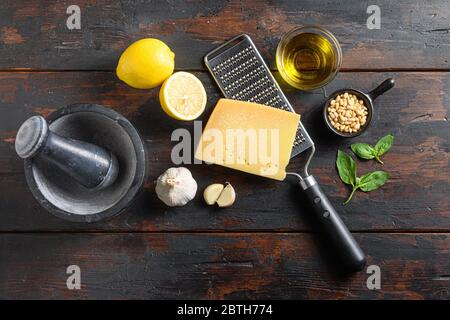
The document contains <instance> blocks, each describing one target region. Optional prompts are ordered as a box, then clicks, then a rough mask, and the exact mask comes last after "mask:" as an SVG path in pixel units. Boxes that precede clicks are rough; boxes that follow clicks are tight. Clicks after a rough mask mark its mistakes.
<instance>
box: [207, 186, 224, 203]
mask: <svg viewBox="0 0 450 320" xmlns="http://www.w3.org/2000/svg"><path fill="white" fill-rule="evenodd" d="M223 189H224V185H223V184H221V183H214V184H211V185H209V186H207V187H206V189H205V191H203V198H204V199H205V202H206V204H208V205H210V206H212V205H213V204H214V203H216V201H217V199H219V196H220V194H221V193H222V190H223Z"/></svg>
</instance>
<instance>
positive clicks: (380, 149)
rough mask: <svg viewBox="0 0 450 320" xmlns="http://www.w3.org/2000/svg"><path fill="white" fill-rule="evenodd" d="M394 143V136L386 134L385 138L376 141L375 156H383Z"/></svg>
mask: <svg viewBox="0 0 450 320" xmlns="http://www.w3.org/2000/svg"><path fill="white" fill-rule="evenodd" d="M393 143H394V136H393V135H392V134H388V135H387V136H384V137H383V138H381V139H380V140H378V142H377V144H376V145H375V151H376V156H377V157H381V156H382V155H383V154H385V153H386V152H387V151H388V150H389V149H390V148H391V147H392V144H393Z"/></svg>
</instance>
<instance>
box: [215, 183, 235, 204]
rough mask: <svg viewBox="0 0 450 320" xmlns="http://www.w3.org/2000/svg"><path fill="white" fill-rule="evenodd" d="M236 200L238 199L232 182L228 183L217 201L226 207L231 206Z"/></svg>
mask: <svg viewBox="0 0 450 320" xmlns="http://www.w3.org/2000/svg"><path fill="white" fill-rule="evenodd" d="M234 200H236V192H235V191H234V188H233V187H232V186H231V184H229V183H227V185H226V186H225V188H224V189H223V190H222V192H221V193H220V196H219V198H218V199H217V201H216V203H217V205H218V206H219V207H221V208H225V207H229V206H231V205H232V204H233V203H234Z"/></svg>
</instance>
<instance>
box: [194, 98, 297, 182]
mask: <svg viewBox="0 0 450 320" xmlns="http://www.w3.org/2000/svg"><path fill="white" fill-rule="evenodd" d="M299 120H300V115H298V114H296V113H293V112H288V111H284V110H280V109H277V108H272V107H268V106H265V105H262V104H258V103H251V102H244V101H238V100H230V99H220V100H219V101H218V102H217V105H216V107H215V108H214V110H213V112H212V114H211V117H210V118H209V120H208V123H207V124H206V127H205V128H204V129H203V132H202V135H201V137H200V141H199V143H198V145H197V149H196V152H195V157H196V158H197V159H200V160H203V161H205V162H207V163H215V164H218V165H222V166H225V167H228V168H232V169H236V170H241V171H244V172H248V173H252V174H256V175H260V176H263V177H267V178H272V179H276V180H283V179H284V178H285V177H286V166H287V164H288V163H289V158H290V155H291V151H292V145H293V142H294V139H295V135H296V132H297V127H298V124H299Z"/></svg>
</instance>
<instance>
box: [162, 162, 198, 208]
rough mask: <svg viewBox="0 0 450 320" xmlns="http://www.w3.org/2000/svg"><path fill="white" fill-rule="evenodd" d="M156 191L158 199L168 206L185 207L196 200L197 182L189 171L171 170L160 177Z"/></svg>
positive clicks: (181, 169) (182, 169) (180, 168)
mask: <svg viewBox="0 0 450 320" xmlns="http://www.w3.org/2000/svg"><path fill="white" fill-rule="evenodd" d="M155 191H156V195H157V196H158V198H159V199H160V200H161V201H162V202H164V203H165V204H166V205H167V206H169V207H177V206H184V205H185V204H186V203H188V202H189V201H191V200H192V199H194V197H195V194H196V192H197V182H196V181H195V180H194V178H193V177H192V174H191V172H190V171H189V170H188V169H186V168H184V167H178V168H169V169H167V170H166V171H165V172H164V173H163V174H162V175H160V176H159V177H158V180H157V181H156V187H155Z"/></svg>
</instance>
